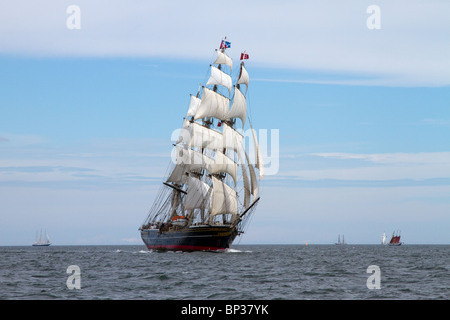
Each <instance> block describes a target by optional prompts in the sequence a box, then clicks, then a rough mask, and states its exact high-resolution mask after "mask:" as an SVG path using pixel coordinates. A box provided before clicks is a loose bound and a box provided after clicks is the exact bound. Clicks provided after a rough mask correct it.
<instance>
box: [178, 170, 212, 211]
mask: <svg viewBox="0 0 450 320" xmlns="http://www.w3.org/2000/svg"><path fill="white" fill-rule="evenodd" d="M187 184H188V189H187V195H186V198H185V202H184V209H185V210H192V209H197V208H202V209H208V210H209V208H210V207H211V187H210V186H209V185H208V184H206V183H204V182H203V181H200V180H199V179H197V178H192V177H189V178H188V180H187Z"/></svg>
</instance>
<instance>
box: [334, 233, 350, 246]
mask: <svg viewBox="0 0 450 320" xmlns="http://www.w3.org/2000/svg"><path fill="white" fill-rule="evenodd" d="M335 244H336V245H345V244H347V243H345V239H344V235H342V241H341V235H340V234H338V242H336V243H335Z"/></svg>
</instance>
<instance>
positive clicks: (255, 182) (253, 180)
mask: <svg viewBox="0 0 450 320" xmlns="http://www.w3.org/2000/svg"><path fill="white" fill-rule="evenodd" d="M245 157H246V159H247V163H248V171H249V172H250V185H251V193H252V196H253V199H256V198H258V180H257V179H256V173H255V168H254V167H253V165H252V164H251V163H250V160H249V156H248V154H247V152H245Z"/></svg>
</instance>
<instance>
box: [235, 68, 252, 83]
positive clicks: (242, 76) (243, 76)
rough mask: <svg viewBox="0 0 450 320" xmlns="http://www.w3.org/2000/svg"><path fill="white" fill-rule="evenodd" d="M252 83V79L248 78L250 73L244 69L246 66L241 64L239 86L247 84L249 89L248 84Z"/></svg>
mask: <svg viewBox="0 0 450 320" xmlns="http://www.w3.org/2000/svg"><path fill="white" fill-rule="evenodd" d="M249 82H250V78H249V76H248V72H247V70H245V68H244V64H243V63H242V64H241V72H240V74H239V80H238V82H237V83H238V84H245V85H246V86H247V88H248V84H249Z"/></svg>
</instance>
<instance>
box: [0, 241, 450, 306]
mask: <svg viewBox="0 0 450 320" xmlns="http://www.w3.org/2000/svg"><path fill="white" fill-rule="evenodd" d="M74 266H75V267H74ZM74 268H75V269H74ZM77 270H78V271H77ZM449 298H450V246H449V245H403V246H399V247H388V246H381V245H350V244H349V245H345V246H336V245H308V246H306V245H236V246H233V247H232V248H231V249H229V250H227V251H226V252H222V253H213V252H190V253H186V252H152V251H149V250H147V249H146V248H145V247H144V246H143V245H142V246H141V245H137V246H56V245H54V246H50V247H31V246H29V247H21V246H14V247H0V299H2V300H97V299H99V300H110V299H111V300H186V301H187V300H196V301H199V302H201V301H211V300H223V301H228V302H230V301H231V302H232V301H234V300H235V301H239V300H419V299H425V300H448V299H449Z"/></svg>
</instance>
